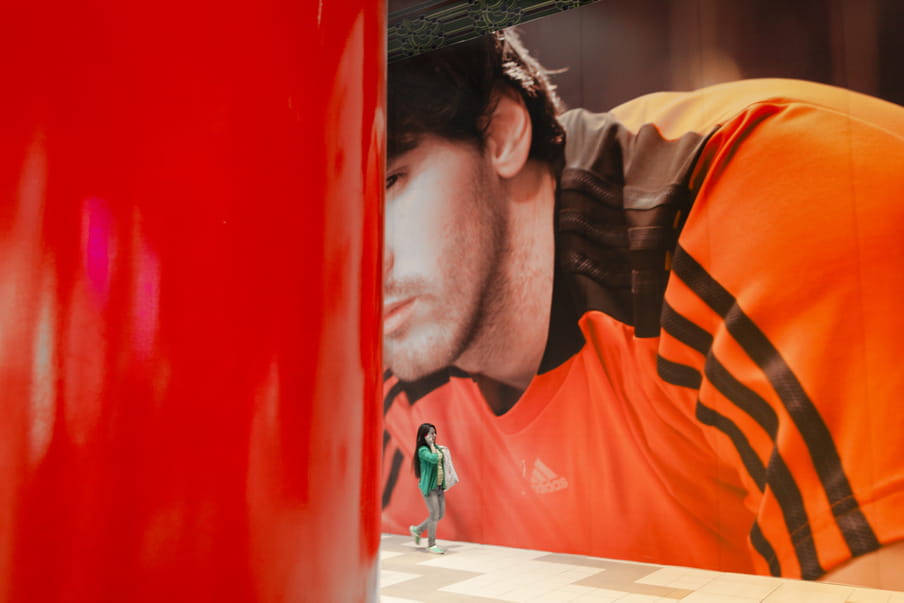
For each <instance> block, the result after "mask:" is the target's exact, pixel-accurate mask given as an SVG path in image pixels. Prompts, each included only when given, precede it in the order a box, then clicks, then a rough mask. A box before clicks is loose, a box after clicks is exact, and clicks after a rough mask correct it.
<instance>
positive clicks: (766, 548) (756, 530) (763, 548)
mask: <svg viewBox="0 0 904 603" xmlns="http://www.w3.org/2000/svg"><path fill="white" fill-rule="evenodd" d="M750 543H751V544H752V545H753V548H755V549H756V552H757V553H759V554H760V555H762V556H763V559H765V560H766V563H767V564H769V573H770V574H772V575H773V576H781V575H782V566H781V564H780V563H779V561H778V555H776V554H775V549H774V548H772V545H771V544H770V543H769V541H768V540H766V536H764V535H763V531H762V530H761V529H760V524H758V523H757V522H753V527H752V528H750Z"/></svg>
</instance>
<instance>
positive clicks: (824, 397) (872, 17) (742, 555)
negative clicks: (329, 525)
mask: <svg viewBox="0 0 904 603" xmlns="http://www.w3.org/2000/svg"><path fill="white" fill-rule="evenodd" d="M902 12H904V9H902V8H901V7H900V6H898V5H896V4H895V3H894V2H891V1H888V0H871V1H869V2H858V3H856V4H855V3H853V2H849V1H846V0H834V1H829V0H825V1H816V0H812V1H808V2H802V3H795V4H793V6H792V5H789V4H788V3H784V2H777V1H770V2H733V3H724V2H715V1H711V0H697V1H689V2H681V1H677V0H630V1H629V0H603V1H600V2H593V3H590V4H586V5H584V6H581V7H578V8H574V9H573V10H568V11H564V12H561V13H559V14H556V15H550V16H544V17H542V18H540V19H536V20H533V21H530V22H526V23H523V24H521V25H520V26H518V27H515V28H504V29H500V30H496V31H491V32H489V33H487V34H486V35H482V36H479V37H474V38H471V39H469V40H465V41H461V42H458V43H455V44H449V45H447V46H445V47H443V48H439V49H437V50H432V51H429V52H421V53H419V54H416V55H415V56H410V57H401V58H397V59H394V60H391V61H390V63H389V65H388V83H387V90H388V96H387V115H388V118H387V171H386V205H385V248H384V286H383V288H384V316H383V348H384V435H383V460H382V463H383V468H382V487H383V490H382V523H383V530H384V531H385V532H390V533H398V534H409V533H411V534H412V535H413V536H414V537H415V538H416V539H420V538H421V537H426V538H427V539H428V541H429V542H428V544H430V545H434V544H435V542H434V541H435V539H436V538H437V536H438V537H441V538H446V539H451V540H459V541H468V542H480V543H487V544H496V545H504V546H513V547H521V548H530V549H538V550H545V551H555V552H564V553H575V554H586V555H594V556H600V557H608V558H614V559H624V560H632V561H641V562H651V563H661V564H670V565H680V566H690V567H699V568H707V569H716V570H723V571H731V572H746V573H757V574H764V575H773V576H783V577H791V578H803V579H811V580H815V579H832V578H836V579H840V580H845V579H849V580H852V581H858V582H861V583H865V584H872V585H876V586H879V585H882V586H883V587H886V588H889V587H898V588H904V583H900V584H898V583H894V582H892V581H891V580H892V578H889V577H888V576H889V575H891V574H892V573H893V569H894V567H900V563H901V562H902V560H904V544H902V543H901V541H902V539H904V512H902V509H904V438H902V434H904V415H902V413H900V412H898V411H897V410H898V409H897V400H898V397H899V395H900V392H902V391H904V372H902V371H901V370H900V368H899V365H900V363H901V361H902V359H904V339H902V338H901V333H902V332H904V314H902V313H901V312H900V308H901V300H902V299H904V272H902V270H901V263H902V259H904V248H902V244H901V235H900V231H901V226H902V224H904V202H902V191H904V169H902V168H904V107H902V104H904V84H902V82H904V78H901V77H899V76H900V75H901V74H900V69H899V68H898V67H897V66H896V65H895V63H896V61H897V57H899V56H901V53H902V52H904V45H902V43H901V41H900V40H899V39H898V36H897V35H896V34H895V33H894V31H892V28H891V26H890V24H891V23H894V22H895V21H898V22H900V20H901V18H902V16H904V15H902ZM447 457H449V458H451V457H454V470H452V471H450V465H449V464H448V462H447V461H448V460H449V458H447ZM443 461H446V462H445V463H444V462H443ZM453 472H454V479H450V477H451V475H450V474H453ZM453 485H454V487H452V486H453ZM425 517H427V519H424V518H425ZM422 520H423V522H422ZM895 560H897V564H895ZM899 580H900V578H899Z"/></svg>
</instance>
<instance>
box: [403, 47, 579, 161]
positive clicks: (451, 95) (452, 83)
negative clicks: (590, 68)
mask: <svg viewBox="0 0 904 603" xmlns="http://www.w3.org/2000/svg"><path fill="white" fill-rule="evenodd" d="M547 73H548V72H547V71H546V70H545V69H544V68H543V66H541V65H540V64H539V63H538V62H537V61H536V59H534V58H533V57H532V56H530V54H528V52H527V51H526V50H525V49H524V47H523V46H522V45H521V41H520V40H519V39H518V36H517V34H515V32H514V31H512V30H505V31H500V32H496V33H494V34H491V35H487V36H483V37H481V38H477V39H475V40H470V41H468V42H463V43H461V44H456V45H454V46H449V47H446V48H443V49H440V50H437V51H434V52H429V53H425V54H421V55H418V56H416V57H412V58H409V59H404V60H402V61H398V62H393V63H390V65H389V78H388V103H387V104H388V108H387V111H388V124H387V134H388V153H389V157H390V158H393V157H396V156H398V155H400V154H401V153H404V152H406V151H409V150H411V149H412V148H414V147H415V146H417V144H418V142H419V140H420V138H421V137H422V136H423V135H425V134H433V135H437V136H440V137H442V138H446V139H448V140H470V141H474V142H476V143H477V144H478V145H479V146H480V148H483V143H484V141H485V134H486V128H487V126H488V125H489V119H488V118H489V117H490V115H491V114H492V112H493V110H494V109H495V107H494V106H493V105H492V102H493V92H494V90H497V89H498V88H499V87H500V86H507V87H509V88H510V89H512V90H514V91H515V92H517V93H519V94H520V96H521V98H522V99H524V104H525V105H526V107H527V111H528V113H529V114H530V119H531V124H532V129H533V139H532V140H531V148H530V157H531V158H533V159H539V160H543V161H547V162H549V163H550V164H552V165H553V166H557V165H558V164H559V163H560V162H561V161H562V152H563V151H562V148H563V146H564V141H565V134H564V130H563V129H562V126H561V125H559V122H558V121H557V120H556V115H557V114H558V113H559V111H560V108H561V103H560V101H559V99H558V97H557V96H556V94H555V91H554V87H553V86H552V85H551V84H550V83H549V80H548V79H547Z"/></svg>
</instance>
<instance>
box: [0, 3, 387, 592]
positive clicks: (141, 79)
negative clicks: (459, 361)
mask: <svg viewBox="0 0 904 603" xmlns="http://www.w3.org/2000/svg"><path fill="white" fill-rule="evenodd" d="M383 10H384V6H383V4H382V3H381V2H370V1H366V2H365V1H363V0H341V1H340V0H332V1H325V2H322V3H320V4H318V5H316V6H315V5H313V4H310V3H305V2H301V3H298V2H290V3H283V2H279V1H273V2H271V1H269V0H264V1H263V2H258V1H255V2H251V1H250V0H249V1H247V2H244V1H243V2H239V3H233V4H227V5H223V4H222V3H214V2H208V1H206V0H202V1H201V3H200V4H198V3H194V4H192V3H189V4H185V3H183V2H176V1H174V0H156V1H154V2H144V1H143V0H139V1H138V2H137V3H126V4H123V3H121V2H114V1H113V0H100V1H99V2H94V3H91V4H90V5H82V6H79V7H74V6H72V5H69V4H66V3H62V2H55V1H49V0H35V2H31V3H17V4H16V5H15V6H12V7H10V11H9V14H8V15H7V16H6V17H5V22H6V23H7V24H10V25H11V26H10V27H9V28H8V29H9V34H10V35H8V36H0V52H3V53H4V55H5V56H16V57H21V58H22V60H19V61H12V62H10V63H9V67H8V68H7V66H4V68H3V71H0V78H2V81H3V83H4V88H5V91H6V93H5V94H4V95H0V115H2V119H3V125H4V134H5V141H4V142H5V144H4V145H3V146H2V147H0V195H2V196H3V199H2V203H0V383H2V384H3V388H2V391H0V417H2V418H3V420H2V421H0V483H2V484H3V488H0V600H10V601H13V600H14V601H41V602H45V601H64V600H65V601H70V600H84V601H125V600H128V601H161V600H163V601H167V600H172V601H237V600H240V601H253V600H261V601H265V600H316V601H345V600H362V599H367V598H368V597H370V598H374V597H375V595H376V593H375V586H376V556H377V547H378V543H379V523H378V522H379V509H378V499H377V490H378V487H379V485H378V468H377V465H378V460H379V453H380V452H379V451H380V449H379V436H380V425H379V421H380V410H379V409H380V402H379V396H378V394H379V389H380V387H379V386H380V384H379V380H380V368H381V367H380V361H379V348H378V343H379V329H380V323H379V314H380V312H379V308H380V299H379V297H380V283H379V274H380V273H379V263H380V261H379V258H380V257H381V250H380V236H379V233H380V228H381V225H382V219H381V216H380V211H381V209H380V206H381V202H382V189H383V181H382V162H383V155H382V140H383V133H382V128H383V118H382V111H383V107H382V103H383V83H382V78H383V72H384V64H383V63H384V60H385V58H384V56H385V49H384V41H383V40H384V23H383V19H384V17H383ZM237 40H241V43H237ZM312 82H313V83H314V84H316V85H312ZM290 99H291V100H290Z"/></svg>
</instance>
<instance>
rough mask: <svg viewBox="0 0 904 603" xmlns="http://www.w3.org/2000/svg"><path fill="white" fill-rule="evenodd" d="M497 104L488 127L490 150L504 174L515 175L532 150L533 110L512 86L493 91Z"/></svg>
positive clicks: (500, 171) (495, 162) (497, 171)
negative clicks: (531, 117) (529, 111)
mask: <svg viewBox="0 0 904 603" xmlns="http://www.w3.org/2000/svg"><path fill="white" fill-rule="evenodd" d="M493 95H494V97H495V98H494V100H495V101H496V108H495V109H494V110H493V113H492V115H491V116H490V124H489V127H488V128H487V138H486V141H487V152H488V153H489V156H490V159H491V160H492V162H493V166H494V167H495V168H496V173H497V174H499V176H500V177H502V178H512V177H513V176H516V175H517V174H518V172H520V171H521V168H523V167H524V164H525V163H526V162H527V156H528V155H529V154H530V146H531V139H532V136H533V132H532V128H531V122H530V114H529V113H528V112H527V107H525V106H524V100H523V99H522V98H521V95H520V94H518V93H517V92H515V91H513V90H510V89H509V88H500V89H497V91H496V92H494V93H493Z"/></svg>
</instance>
